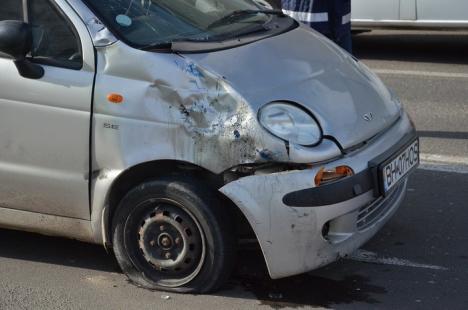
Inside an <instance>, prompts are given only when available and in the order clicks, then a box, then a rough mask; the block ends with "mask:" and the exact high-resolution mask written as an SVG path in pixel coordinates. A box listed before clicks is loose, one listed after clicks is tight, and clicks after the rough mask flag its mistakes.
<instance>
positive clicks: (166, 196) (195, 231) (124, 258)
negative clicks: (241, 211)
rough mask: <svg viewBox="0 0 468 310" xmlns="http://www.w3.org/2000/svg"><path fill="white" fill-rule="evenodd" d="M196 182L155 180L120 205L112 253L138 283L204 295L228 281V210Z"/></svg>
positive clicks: (231, 245)
mask: <svg viewBox="0 0 468 310" xmlns="http://www.w3.org/2000/svg"><path fill="white" fill-rule="evenodd" d="M195 184H201V182H200V181H199V180H194V179H192V178H187V177H177V178H175V177H173V178H163V179H159V180H154V181H151V182H146V183H143V184H141V185H139V186H137V187H136V188H134V189H133V190H131V191H130V192H129V193H128V194H127V195H126V196H125V197H124V198H123V199H122V201H121V202H120V204H119V206H118V208H117V210H116V212H115V214H114V216H113V220H112V243H113V249H114V253H115V256H116V258H117V261H118V263H119V265H120V267H121V268H122V270H123V272H124V273H125V274H126V275H127V276H128V278H129V279H130V280H131V281H132V282H133V283H135V284H136V285H138V286H141V287H144V288H147V289H154V290H163V291H170V292H179V293H208V292H212V291H214V290H216V289H218V288H219V287H220V286H221V285H223V284H224V283H225V281H226V280H227V279H228V278H229V276H230V274H231V271H232V269H233V266H234V262H235V254H236V250H235V233H234V229H233V225H232V223H231V221H230V217H229V215H228V210H227V208H226V207H224V206H223V205H222V203H221V200H220V199H219V198H218V193H217V192H216V190H213V189H211V188H209V187H206V188H205V187H201V186H200V185H195ZM168 253H169V254H168Z"/></svg>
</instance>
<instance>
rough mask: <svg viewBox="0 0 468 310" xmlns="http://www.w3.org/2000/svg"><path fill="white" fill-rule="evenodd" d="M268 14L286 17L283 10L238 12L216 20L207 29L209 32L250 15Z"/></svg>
mask: <svg viewBox="0 0 468 310" xmlns="http://www.w3.org/2000/svg"><path fill="white" fill-rule="evenodd" d="M259 13H261V14H267V15H276V16H285V15H284V13H283V11H281V10H237V11H233V12H231V13H229V14H228V15H226V16H223V17H221V18H220V19H218V20H215V21H214V22H212V23H211V24H209V25H208V27H207V28H206V29H207V30H210V29H213V28H215V27H218V26H222V25H225V24H228V23H230V22H232V21H234V20H236V19H239V18H242V17H245V16H249V15H255V14H259Z"/></svg>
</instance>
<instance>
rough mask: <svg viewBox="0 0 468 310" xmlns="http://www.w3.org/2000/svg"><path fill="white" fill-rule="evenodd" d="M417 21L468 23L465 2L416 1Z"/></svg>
mask: <svg viewBox="0 0 468 310" xmlns="http://www.w3.org/2000/svg"><path fill="white" fill-rule="evenodd" d="M417 8H418V20H427V21H451V22H457V21H458V22H460V21H468V1H467V0H444V1H442V2H441V1H440V0H417Z"/></svg>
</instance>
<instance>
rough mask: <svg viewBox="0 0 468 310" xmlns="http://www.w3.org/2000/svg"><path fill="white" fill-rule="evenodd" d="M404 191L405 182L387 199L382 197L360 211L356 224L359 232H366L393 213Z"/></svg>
mask: <svg viewBox="0 0 468 310" xmlns="http://www.w3.org/2000/svg"><path fill="white" fill-rule="evenodd" d="M404 189H405V183H404V182H403V183H402V184H400V185H399V186H398V187H397V188H395V190H393V192H392V193H390V194H389V195H388V196H387V197H385V198H384V197H380V198H378V199H377V200H374V201H373V202H371V203H369V204H367V205H365V206H364V207H362V208H361V209H359V213H358V217H357V223H356V225H357V228H358V230H364V229H366V228H368V227H369V226H372V225H373V224H374V223H375V222H377V221H378V220H379V219H381V218H382V217H384V216H385V215H387V214H388V212H390V211H391V209H392V206H393V205H394V203H395V200H396V199H397V198H398V196H400V194H401V192H402V191H403V190H404Z"/></svg>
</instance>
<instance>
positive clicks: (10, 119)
mask: <svg viewBox="0 0 468 310" xmlns="http://www.w3.org/2000/svg"><path fill="white" fill-rule="evenodd" d="M56 2H57V4H58V5H59V6H60V7H61V8H62V10H63V11H64V13H65V14H66V15H67V16H68V17H69V18H70V19H71V20H72V22H73V24H74V25H75V27H76V28H77V31H78V33H79V35H80V39H81V42H82V49H83V53H84V66H83V69H81V70H78V71H77V70H69V69H63V68H57V67H48V66H44V69H45V71H46V74H45V76H44V77H43V78H42V79H40V80H27V79H24V78H21V77H20V76H19V75H18V72H17V71H16V68H15V67H14V65H13V63H12V61H11V60H9V59H5V58H0V69H1V71H2V75H0V109H1V114H0V225H1V226H4V227H9V228H16V229H22V230H31V231H35V232H40V233H46V234H53V235H61V236H66V237H71V238H78V239H80V240H85V241H89V242H95V243H105V242H106V241H108V240H107V239H106V238H107V232H108V229H109V220H108V214H109V209H111V208H115V207H116V206H110V205H109V198H110V197H109V193H110V190H111V189H112V186H113V184H114V182H115V181H116V180H117V179H118V178H119V176H121V175H122V173H124V172H125V171H128V170H129V169H132V168H133V167H135V166H138V165H140V164H144V163H148V162H157V161H161V160H172V161H177V162H185V163H190V164H192V165H195V166H198V167H201V168H203V169H206V170H208V171H210V172H212V173H214V174H221V173H223V172H224V171H226V170H229V169H231V168H234V167H238V166H239V165H245V164H262V163H308V164H312V168H310V169H308V170H303V171H286V172H282V173H271V174H265V175H254V176H250V177H245V178H240V179H238V180H236V181H233V182H231V183H228V184H226V185H225V186H224V187H223V188H222V189H221V192H222V193H224V194H225V195H227V196H228V197H229V198H230V199H231V200H232V201H234V202H235V203H236V205H237V206H238V207H239V208H240V209H241V211H242V212H243V213H244V214H245V215H246V217H247V219H248V220H249V222H250V224H251V225H252V228H253V230H254V231H255V233H256V235H257V236H258V238H259V241H260V244H261V245H262V249H263V251H264V254H265V258H266V260H267V263H268V266H269V269H270V274H271V275H272V276H273V277H282V276H286V275H290V274H295V273H298V272H302V271H306V270H310V269H312V268H315V267H317V266H320V265H323V264H324V263H326V262H330V261H331V260H332V258H336V257H337V256H336V255H335V254H336V252H337V250H336V248H333V247H326V246H323V247H322V245H323V243H320V242H319V241H318V238H319V237H320V235H319V234H318V231H320V230H321V225H322V221H323V220H324V219H325V218H327V217H328V218H329V216H330V215H331V213H330V212H329V211H328V210H332V209H333V214H334V215H336V216H338V215H339V216H344V215H346V214H348V213H349V212H352V211H353V210H356V208H359V207H360V206H361V205H362V204H363V203H365V202H367V201H368V200H369V199H370V196H369V193H366V194H363V195H361V196H359V197H357V198H355V199H354V200H350V201H346V202H343V203H341V204H338V205H336V206H334V207H333V208H329V206H327V207H323V208H321V209H323V211H320V212H318V211H317V212H315V211H314V210H306V211H304V210H302V211H299V210H296V209H294V208H288V207H285V206H283V205H282V203H281V197H282V196H281V195H282V194H285V193H287V192H288V191H293V190H300V189H304V188H308V187H313V186H314V184H313V178H314V175H315V173H316V172H317V171H318V169H319V168H320V165H326V166H327V167H330V168H332V167H334V166H336V165H343V164H346V165H349V166H350V167H352V168H353V169H354V171H355V172H360V171H362V170H363V169H365V168H366V167H367V162H368V161H369V160H370V159H372V158H374V157H376V156H377V155H379V154H381V153H382V152H383V151H385V150H386V149H387V148H389V147H391V146H392V145H394V144H395V143H397V142H398V141H399V139H401V137H403V136H404V135H405V134H406V133H407V132H409V131H410V130H412V127H411V125H410V124H409V121H408V119H407V117H406V116H405V115H401V113H400V111H399V109H398V106H397V105H396V104H395V103H394V102H393V101H392V98H391V96H390V93H389V92H388V90H387V88H386V87H385V86H384V85H383V84H382V82H381V81H380V80H379V79H378V78H377V77H376V76H375V75H374V74H373V73H371V72H370V71H369V70H368V69H367V68H366V67H365V66H364V65H362V64H360V63H358V62H356V61H355V60H354V59H353V58H352V57H351V56H350V55H349V54H347V53H346V52H344V51H342V50H340V49H339V48H338V47H336V46H335V45H334V44H332V43H331V42H330V41H328V40H327V39H325V38H324V37H322V36H320V35H318V34H317V33H315V32H314V31H312V30H309V29H307V28H305V27H300V28H297V29H295V30H293V31H290V32H288V33H285V34H282V35H280V36H276V37H273V38H269V39H265V40H262V41H258V42H255V43H252V44H249V45H245V46H241V47H237V48H234V49H230V50H229V49H228V50H222V51H217V52H212V53H205V54H184V55H181V54H177V53H156V52H147V51H141V50H137V49H134V48H132V47H130V46H128V45H126V44H124V43H123V42H121V41H118V40H117V39H116V38H115V37H114V36H113V35H112V34H111V33H110V32H109V31H108V30H107V29H106V28H105V27H104V25H103V24H101V23H100V22H99V20H98V19H97V18H96V17H95V16H94V15H93V14H92V12H91V11H90V10H89V9H87V8H86V7H85V6H84V5H83V4H82V3H81V2H80V1H78V0H68V2H65V1H64V0H56ZM298 42H300V43H298ZM95 57H96V60H97V63H96V64H95V63H94V61H95ZM94 77H95V85H94V89H93V79H94ZM18 90H21V91H18ZM93 93H94V97H93V98H92V94H93ZM109 94H119V95H121V96H122V97H123V102H121V103H118V104H116V103H112V102H110V101H109V100H108V95H109ZM276 100H286V101H293V102H296V103H298V104H301V105H303V106H304V107H305V108H306V109H308V110H310V112H311V113H313V114H314V115H315V117H316V118H317V119H318V121H319V122H320V125H321V126H322V128H323V131H324V133H325V134H326V135H329V136H332V137H334V138H335V139H336V140H337V141H338V142H339V144H340V145H341V146H342V147H343V148H348V147H353V146H355V145H358V144H360V143H361V142H363V141H366V140H368V139H370V138H371V137H374V136H375V135H377V134H381V135H380V136H379V138H378V139H376V141H374V142H373V143H372V145H369V146H367V147H366V148H364V149H359V150H357V151H355V152H353V153H351V154H348V155H346V156H344V155H343V154H342V153H341V151H340V148H339V146H338V145H337V144H335V142H333V141H332V140H330V139H324V140H323V142H322V143H321V144H320V145H318V146H315V147H304V146H299V145H294V144H290V145H287V144H286V143H285V142H284V141H282V140H280V139H278V138H276V137H274V136H272V135H271V134H269V133H268V132H266V131H265V130H264V129H263V127H262V126H260V124H259V123H258V121H257V112H258V110H259V108H260V107H262V106H263V105H264V104H267V103H268V102H271V101H276ZM92 102H94V106H93V111H92V112H93V117H92V122H91V124H90V119H91V103H92ZM369 113H372V115H373V120H372V121H366V120H364V118H363V115H365V114H369ZM398 119H399V121H397V120H398ZM90 125H91V126H92V127H91V134H92V139H91V162H89V134H90V132H89V130H90ZM390 127H391V128H390ZM384 132H385V133H384ZM317 163H321V164H317ZM323 163H326V164H323ZM89 167H91V171H93V173H92V175H91V176H90V175H89V174H90V173H89ZM88 182H91V186H90V187H91V193H90V198H91V206H90V205H89V201H88V198H89V197H88V185H89V183H88ZM398 204H399V202H398V203H396V204H395V208H396V207H397V206H398ZM299 212H306V213H308V216H305V217H304V216H300V214H299ZM266 219H269V221H268V222H267V221H266ZM280 222H282V224H281V225H290V226H289V227H292V226H294V227H296V229H295V230H293V231H284V232H282V231H281V230H279V231H276V232H275V233H273V228H274V227H275V225H276V224H278V223H280ZM379 227H380V225H378V226H375V229H374V230H371V231H370V232H368V233H366V234H365V236H362V237H359V238H358V237H356V238H351V239H350V240H354V241H350V242H346V243H343V250H340V251H341V252H340V253H344V252H346V251H348V250H351V249H354V248H356V247H357V246H358V245H359V244H361V243H362V242H363V240H365V239H367V238H368V237H370V236H371V235H372V234H373V233H375V231H377V229H378V228H379ZM285 244H289V246H290V247H294V248H293V249H295V250H297V251H299V252H298V253H302V254H303V256H301V255H299V256H298V257H299V259H300V260H301V261H297V259H296V260H290V259H292V258H291V257H290V256H291V255H289V253H286V254H284V255H279V253H278V251H279V249H280V248H281V247H282V246H284V245H285ZM293 249H291V253H292V252H293V251H292V250H293ZM344 249H346V250H344ZM315 250H317V251H318V250H320V251H319V252H317V253H316V254H317V255H318V254H320V253H321V254H320V255H318V257H315V258H313V257H310V255H309V254H313V253H312V252H311V251H315ZM301 251H302V252H301ZM306 256H307V257H308V259H309V258H310V260H307V259H306ZM291 262H294V263H293V264H291Z"/></svg>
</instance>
